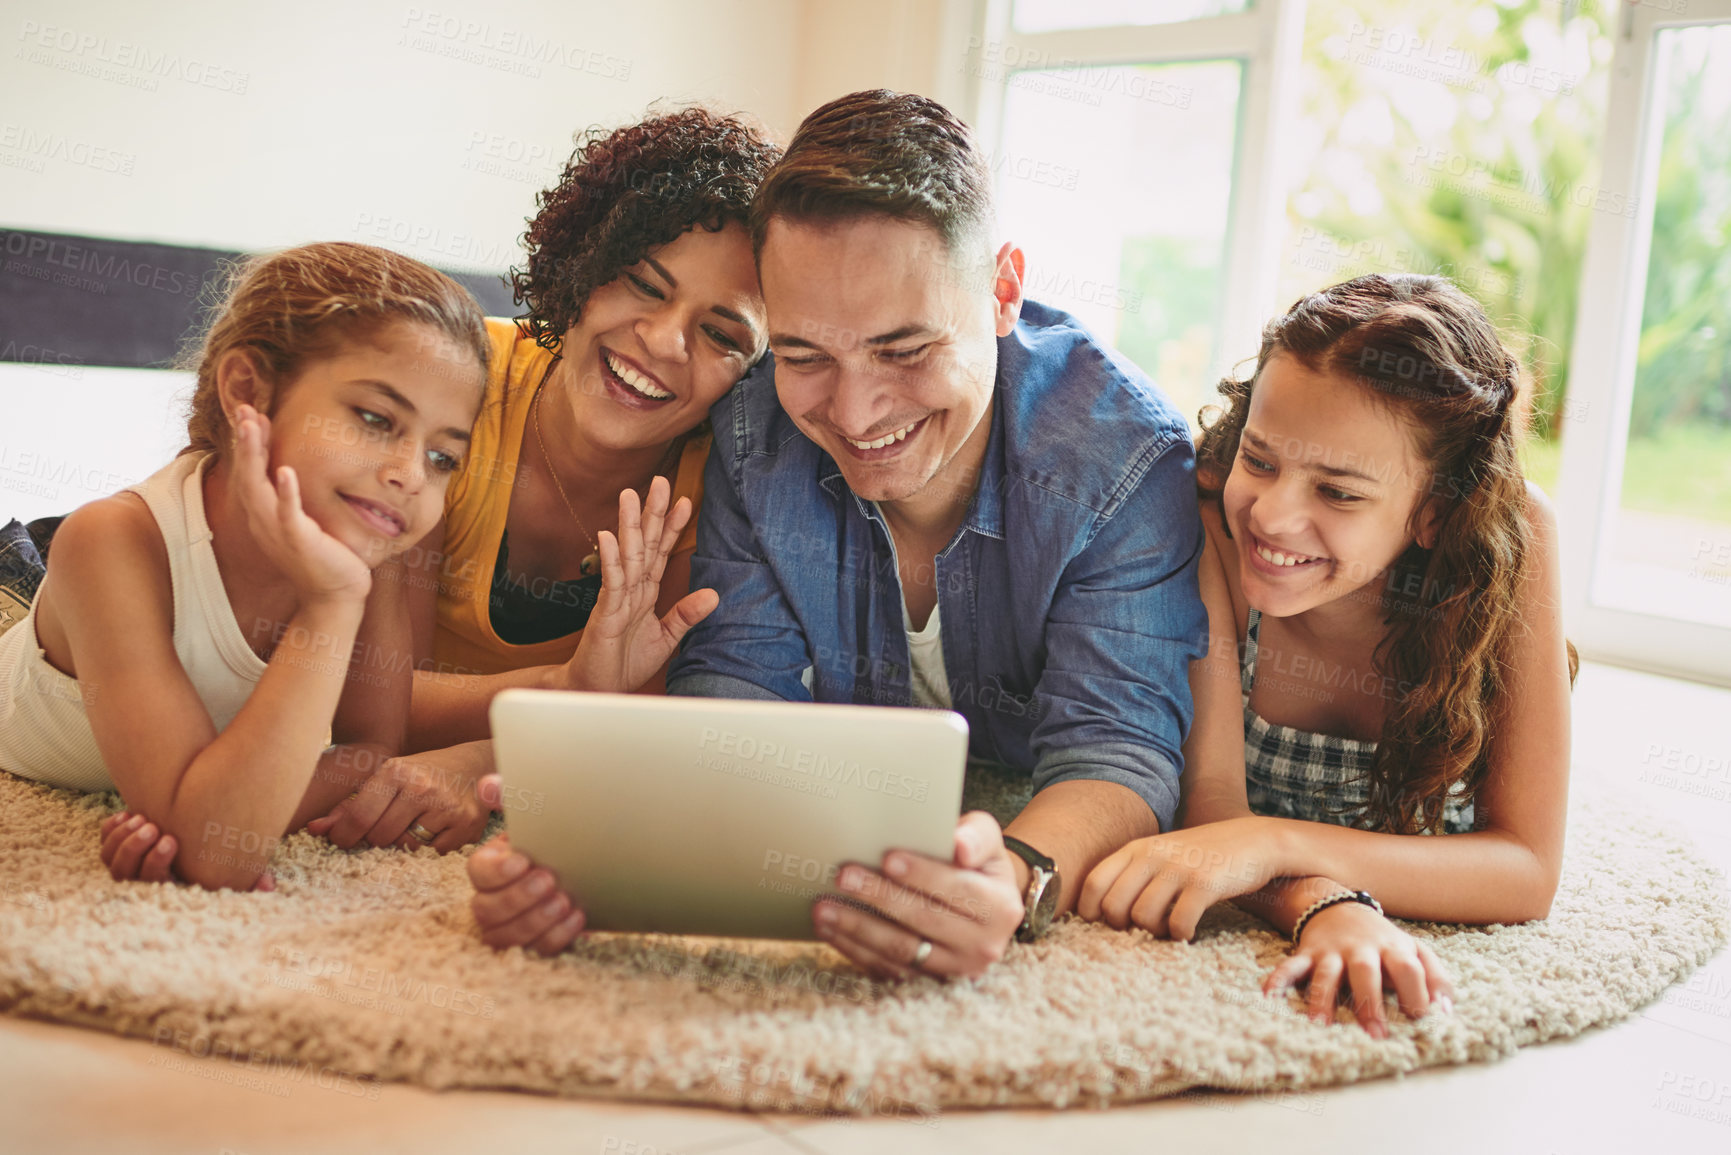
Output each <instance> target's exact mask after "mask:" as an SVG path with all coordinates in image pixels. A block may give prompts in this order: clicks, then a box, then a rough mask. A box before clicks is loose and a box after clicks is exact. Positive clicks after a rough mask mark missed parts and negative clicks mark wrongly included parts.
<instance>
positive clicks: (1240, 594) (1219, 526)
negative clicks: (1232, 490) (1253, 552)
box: [1197, 497, 1250, 638]
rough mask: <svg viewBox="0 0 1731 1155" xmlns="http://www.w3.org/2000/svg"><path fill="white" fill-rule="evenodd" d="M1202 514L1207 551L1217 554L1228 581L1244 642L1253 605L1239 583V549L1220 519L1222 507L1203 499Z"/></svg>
mask: <svg viewBox="0 0 1731 1155" xmlns="http://www.w3.org/2000/svg"><path fill="white" fill-rule="evenodd" d="M1197 507H1198V509H1199V511H1200V512H1201V514H1202V528H1203V530H1204V531H1205V532H1206V533H1207V536H1208V548H1209V549H1211V550H1213V551H1214V556H1215V559H1216V560H1217V561H1218V562H1219V563H1220V571H1221V573H1223V574H1224V575H1225V577H1226V588H1227V590H1228V591H1229V592H1230V593H1231V595H1232V617H1233V620H1234V621H1235V622H1236V623H1237V627H1238V633H1237V636H1238V637H1240V638H1242V637H1243V636H1244V631H1245V630H1246V629H1248V628H1249V626H1250V603H1248V602H1246V601H1245V600H1244V588H1243V586H1242V584H1241V583H1240V582H1239V579H1238V548H1237V546H1236V545H1235V544H1234V543H1233V540H1232V536H1231V534H1230V532H1229V531H1228V530H1227V528H1226V520H1225V519H1224V518H1223V517H1221V515H1220V503H1219V502H1218V501H1215V500H1214V499H1213V498H1208V497H1204V498H1202V499H1201V500H1200V501H1198V502H1197Z"/></svg>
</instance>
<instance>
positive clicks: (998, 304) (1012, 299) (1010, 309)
mask: <svg viewBox="0 0 1731 1155" xmlns="http://www.w3.org/2000/svg"><path fill="white" fill-rule="evenodd" d="M1027 276H1028V273H1027V259H1026V258H1025V257H1024V256H1023V255H1022V250H1021V249H1019V248H1017V247H1016V245H1015V243H1014V242H1011V241H1005V242H1004V246H1003V248H1001V249H999V250H998V258H997V267H996V268H995V269H993V270H992V301H993V320H994V321H995V322H996V328H997V331H998V336H1000V337H1008V336H1009V335H1010V330H1012V329H1014V328H1015V327H1016V322H1017V321H1018V320H1020V319H1021V316H1022V302H1023V301H1024V300H1026V299H1027V298H1026V297H1024V296H1023V295H1022V286H1023V284H1024V282H1025V281H1026V280H1027Z"/></svg>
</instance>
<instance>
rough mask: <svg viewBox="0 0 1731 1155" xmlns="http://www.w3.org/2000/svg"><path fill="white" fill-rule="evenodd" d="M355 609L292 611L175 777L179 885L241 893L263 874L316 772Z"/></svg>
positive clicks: (344, 673)
mask: <svg viewBox="0 0 1731 1155" xmlns="http://www.w3.org/2000/svg"><path fill="white" fill-rule="evenodd" d="M362 609H363V607H362V605H361V603H359V602H355V603H349V602H341V603H335V604H319V605H310V606H303V607H302V608H301V609H300V610H298V611H297V612H296V613H295V616H294V618H293V619H292V620H291V621H290V623H289V628H288V629H287V630H285V631H284V633H283V637H282V640H281V641H280V642H278V644H277V648H276V650H275V652H274V653H272V655H271V659H270V662H269V664H268V665H267V666H266V668H265V672H264V676H263V677H261V678H260V679H259V682H258V686H257V687H256V688H255V689H254V690H253V692H252V694H251V695H249V696H248V698H247V700H246V704H245V705H244V706H242V707H241V709H240V712H239V713H237V714H236V715H235V716H234V720H233V721H232V722H230V723H229V725H228V727H227V728H226V729H224V730H223V731H222V733H220V734H218V735H217V736H216V738H215V740H214V741H212V742H211V743H210V745H208V746H206V747H205V748H204V749H203V750H201V751H200V752H199V753H198V755H197V756H196V757H195V758H193V760H192V762H191V763H190V764H189V765H188V766H187V768H186V770H185V771H184V772H183V773H182V775H181V777H180V780H179V782H178V783H177V784H176V786H175V789H174V793H173V794H172V796H171V798H170V803H169V813H168V815H167V816H166V818H165V821H164V822H163V823H162V825H163V828H164V830H165V831H167V832H168V833H171V834H173V835H174V836H175V838H176V839H177V840H178V841H179V843H180V849H179V852H178V853H177V855H176V861H175V865H176V867H177V868H178V870H179V872H180V875H181V877H183V878H185V879H187V880H188V881H190V882H196V883H198V884H199V885H201V886H205V887H208V888H211V889H213V890H214V889H217V888H220V887H232V888H234V889H237V890H245V889H248V888H250V887H251V886H252V884H253V883H254V882H256V881H257V880H258V876H259V875H260V874H261V873H263V871H264V868H265V863H266V862H267V861H268V860H269V858H270V852H271V849H272V848H273V847H274V846H275V845H276V842H277V840H278V839H279V838H280V837H281V835H282V832H283V830H284V829H285V828H286V827H287V825H288V823H289V821H290V819H291V818H292V817H293V816H294V815H295V814H296V811H297V808H298V807H299V806H300V804H301V801H302V799H303V798H304V797H305V795H306V794H307V788H308V785H309V783H310V782H311V780H312V777H313V773H314V770H315V769H316V768H317V766H318V765H319V762H320V753H321V751H322V750H324V748H325V744H326V742H327V740H328V738H329V735H330V728H331V718H332V717H333V716H334V715H335V713H336V708H337V701H338V700H339V699H340V698H341V696H342V692H343V687H344V684H345V682H346V680H347V677H348V673H349V656H350V653H351V651H352V650H353V648H354V641H355V634H356V631H357V630H358V629H359V627H360V622H361V615H362ZM351 789H352V787H351ZM344 793H347V791H344Z"/></svg>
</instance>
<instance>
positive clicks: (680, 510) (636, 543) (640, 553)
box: [563, 477, 721, 694]
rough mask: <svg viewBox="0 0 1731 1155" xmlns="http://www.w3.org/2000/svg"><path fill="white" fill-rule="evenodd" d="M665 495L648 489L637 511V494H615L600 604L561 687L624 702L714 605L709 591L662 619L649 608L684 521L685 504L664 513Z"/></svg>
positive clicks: (663, 482) (666, 489)
mask: <svg viewBox="0 0 1731 1155" xmlns="http://www.w3.org/2000/svg"><path fill="white" fill-rule="evenodd" d="M671 493H672V487H671V486H670V485H668V483H667V479H666V478H665V477H657V478H656V479H655V480H654V481H653V482H651V483H650V485H649V501H648V503H647V504H646V505H644V506H643V507H642V508H641V509H639V508H638V501H637V492H636V491H635V490H631V489H625V490H621V491H620V493H619V534H618V536H617V537H615V536H614V535H613V534H611V533H608V532H607V531H606V530H603V531H602V532H601V535H600V537H599V539H598V540H597V542H596V546H597V548H598V550H599V551H600V554H601V597H600V599H599V600H598V601H597V602H596V603H595V609H594V612H592V613H591V614H590V615H589V624H588V625H586V626H585V627H584V628H583V637H582V639H581V640H579V641H578V643H577V652H576V653H575V654H573V655H571V660H570V661H569V662H567V663H565V666H564V668H563V674H564V682H563V684H564V686H565V688H567V689H572V690H598V691H606V692H611V693H617V694H627V693H630V692H631V691H633V690H635V689H637V688H638V687H639V686H641V685H643V683H645V682H647V681H648V680H649V679H650V677H651V676H652V675H653V674H654V673H655V671H657V670H659V669H660V668H661V667H662V666H663V665H665V664H666V663H667V659H669V658H671V657H672V656H673V651H674V650H675V649H677V648H678V646H679V640H680V639H681V638H683V637H684V636H685V632H686V631H687V630H689V629H690V628H691V627H692V626H695V625H696V624H697V623H698V622H701V621H702V620H703V619H704V618H706V617H708V616H709V614H710V611H712V610H714V609H715V607H716V606H717V605H719V604H720V602H721V599H720V597H719V596H717V594H716V592H715V591H714V590H707V589H705V590H693V591H692V592H691V593H689V594H686V595H685V596H684V597H683V598H680V599H679V602H678V604H676V605H675V606H674V607H673V608H672V609H671V610H669V611H668V612H667V615H666V616H665V617H657V616H656V614H655V607H656V604H657V601H658V600H659V598H660V596H661V575H662V574H663V573H664V572H665V571H666V569H667V558H668V556H669V555H670V554H671V553H672V552H673V547H674V545H675V543H677V542H678V541H679V534H680V531H681V530H683V529H684V528H685V523H686V522H688V521H690V520H691V500H690V499H689V498H684V497H682V498H680V499H679V501H678V503H677V504H675V505H674V506H673V509H672V511H671V512H669V511H668V508H667V506H668V499H669V497H670V495H671Z"/></svg>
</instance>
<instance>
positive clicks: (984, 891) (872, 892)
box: [812, 810, 1023, 979]
mask: <svg viewBox="0 0 1731 1155" xmlns="http://www.w3.org/2000/svg"><path fill="white" fill-rule="evenodd" d="M1014 859H1015V856H1014V855H1012V854H1011V853H1010V852H1009V851H1008V850H1005V849H1004V835H1003V832H1002V831H1001V830H1000V829H999V828H998V824H997V822H996V820H994V819H993V818H992V816H991V815H989V814H987V813H985V812H984V811H980V810H976V811H973V812H971V813H968V814H964V815H963V816H962V819H961V821H960V822H958V823H957V824H956V849H955V857H954V859H953V860H952V861H950V862H941V861H939V860H937V859H935V858H927V857H926V856H925V855H923V854H915V853H913V852H912V851H907V850H892V851H889V852H888V853H887V854H885V855H884V858H883V863H882V867H883V869H882V872H881V873H880V872H878V871H873V870H868V869H867V868H865V867H864V866H861V865H860V864H858V863H848V864H847V865H846V866H844V867H842V870H841V874H840V876H839V877H838V879H837V883H838V885H839V887H840V889H841V891H842V893H843V894H846V895H848V896H850V897H852V898H854V899H856V900H858V901H860V902H862V903H865V904H866V905H868V906H870V907H872V908H873V909H874V910H875V911H877V912H878V913H877V914H871V913H868V912H866V911H864V910H861V909H859V908H857V907H854V906H849V905H846V904H844V903H840V902H836V901H835V900H833V899H828V900H823V899H820V900H819V901H818V902H817V904H816V905H815V906H814V907H813V909H812V922H813V924H814V925H815V926H816V928H817V935H818V937H819V938H821V939H823V940H824V941H825V942H827V943H829V944H830V945H831V946H833V947H835V949H836V950H838V951H840V952H841V953H842V954H844V955H846V956H847V957H848V958H850V959H852V960H853V961H854V962H855V963H857V964H858V965H859V966H860V967H861V968H863V969H864V970H866V971H867V972H868V973H870V974H872V975H874V976H876V977H878V978H894V979H906V978H910V977H912V976H913V974H914V973H915V972H916V970H917V971H923V972H925V973H927V974H932V975H951V976H959V977H962V978H974V977H976V976H978V975H981V974H984V973H985V971H986V969H987V968H988V967H990V966H991V965H992V964H993V963H995V962H997V961H998V960H999V959H1000V958H1002V957H1003V956H1004V949H1005V948H1006V947H1008V946H1009V944H1010V938H1011V936H1013V935H1014V934H1015V933H1016V928H1017V927H1018V926H1020V925H1021V924H1022V913H1023V912H1022V895H1021V892H1020V890H1018V889H1017V886H1016V869H1015V865H1014V861H1013V860H1014ZM922 940H923V941H926V942H930V943H931V944H932V950H931V953H930V954H929V955H927V956H926V960H925V962H923V963H922V964H920V966H918V967H917V968H916V967H915V966H914V955H915V953H916V952H917V951H918V950H919V948H920V943H921V941H922Z"/></svg>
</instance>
